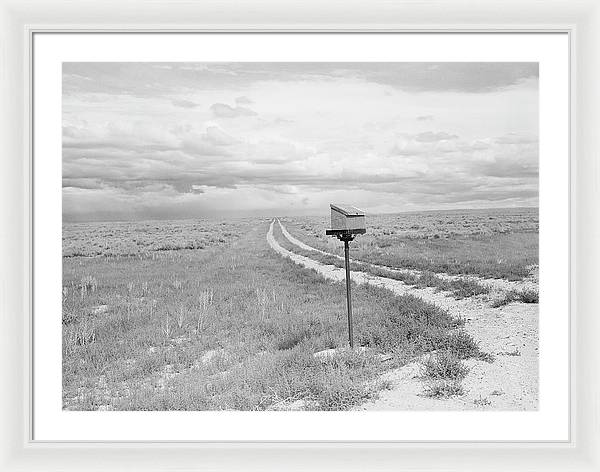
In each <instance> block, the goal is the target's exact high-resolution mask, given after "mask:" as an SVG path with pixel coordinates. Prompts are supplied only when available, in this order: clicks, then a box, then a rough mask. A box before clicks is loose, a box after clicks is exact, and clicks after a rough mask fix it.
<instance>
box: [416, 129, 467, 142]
mask: <svg viewBox="0 0 600 472" xmlns="http://www.w3.org/2000/svg"><path fill="white" fill-rule="evenodd" d="M456 138H458V136H457V135H455V134H449V133H444V132H443V131H440V132H438V133H436V132H433V131H426V132H424V133H419V134H417V135H416V136H415V140H417V141H419V142H422V143H433V142H436V141H447V140H449V139H456Z"/></svg>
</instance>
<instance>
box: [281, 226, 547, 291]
mask: <svg viewBox="0 0 600 472" xmlns="http://www.w3.org/2000/svg"><path fill="white" fill-rule="evenodd" d="M277 223H278V224H279V227H280V228H281V232H282V233H283V235H284V236H285V238H286V239H287V240H288V241H289V242H290V243H292V244H294V245H296V246H298V247H299V248H300V249H304V250H305V251H315V252H317V253H319V254H323V255H326V256H333V257H336V258H338V259H340V260H344V258H343V257H342V256H338V255H337V254H332V253H330V252H326V251H321V250H320V249H317V248H315V247H312V246H309V245H308V244H305V243H303V242H302V241H300V240H299V239H297V238H295V237H294V236H292V235H291V234H290V233H289V232H288V230H287V229H286V227H285V226H284V225H283V223H282V222H281V221H280V220H279V219H277ZM350 261H351V262H354V263H358V264H365V265H367V266H369V267H373V268H376V269H380V270H384V271H387V272H390V273H391V274H393V273H401V274H411V275H420V274H422V271H419V270H414V269H401V268H393V267H388V266H383V265H379V264H371V263H369V262H364V261H361V260H358V259H350ZM530 271H531V273H530V275H529V277H527V278H526V279H525V280H518V281H512V280H503V279H487V278H484V277H476V276H473V275H470V276H461V275H450V274H446V273H444V272H438V273H436V275H437V276H438V277H439V278H441V279H444V280H458V279H470V280H473V281H475V282H478V283H480V284H482V285H485V286H487V287H489V288H490V289H491V290H493V291H495V292H508V291H511V290H517V291H518V290H524V289H531V288H537V283H538V267H537V266H532V267H531V268H530Z"/></svg>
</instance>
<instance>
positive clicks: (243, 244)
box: [63, 220, 478, 410]
mask: <svg viewBox="0 0 600 472" xmlns="http://www.w3.org/2000/svg"><path fill="white" fill-rule="evenodd" d="M267 228H268V220H262V221H259V222H252V223H248V224H247V226H246V227H243V228H241V234H242V236H241V237H239V238H234V239H233V240H231V241H230V242H229V243H228V244H222V245H215V246H212V247H208V248H204V249H202V250H193V249H180V250H177V251H159V252H158V253H157V254H155V255H154V256H153V257H140V258H137V257H134V258H121V257H96V258H90V257H65V258H63V407H64V408H68V409H77V410H85V409H98V408H111V409H133V410H140V409H141V410H204V409H214V410H219V409H236V410H264V409H270V408H275V407H276V406H277V405H281V404H284V405H287V404H289V403H291V402H299V406H298V405H297V408H304V409H313V410H319V409H321V410H328V409H333V410H339V409H348V408H351V407H352V406H354V405H357V404H359V403H362V402H363V401H365V400H366V399H367V398H371V397H373V396H375V395H377V389H378V388H384V387H385V385H383V384H378V383H376V382H370V381H372V380H374V379H375V378H376V377H377V376H378V374H380V373H381V372H382V371H383V370H384V369H389V368H390V367H393V366H399V365H402V364H404V363H406V362H408V361H409V360H411V359H412V358H414V357H415V356H419V355H422V354H424V353H426V352H430V351H432V350H439V349H449V348H451V347H452V348H453V349H455V350H456V351H457V352H459V353H460V355H461V356H467V355H468V354H469V353H471V354H477V353H478V349H477V346H476V344H475V343H474V341H473V340H472V339H471V338H470V337H469V336H468V335H467V334H466V333H464V332H462V331H460V326H461V324H462V322H461V321H460V320H456V319H453V318H452V317H451V316H450V315H449V314H448V313H447V312H446V311H444V310H442V309H440V308H438V307H436V306H433V305H431V304H428V303H425V302H423V301H422V300H420V299H418V298H414V297H397V296H394V295H393V294H392V293H391V292H389V291H387V290H384V289H380V288H375V287H368V286H354V287H353V302H354V312H355V333H356V334H355V336H356V339H357V340H358V342H359V343H360V344H362V345H365V346H369V347H372V348H373V354H372V355H371V354H369V355H365V354H361V353H358V352H348V353H346V354H344V355H340V356H334V357H333V358H332V359H328V360H326V361H323V360H322V359H318V358H315V357H314V356H313V354H314V353H315V352H317V351H320V350H323V349H328V348H332V347H343V346H346V344H347V327H346V315H345V309H346V305H345V287H344V285H343V284H333V283H330V282H328V281H326V280H325V279H323V278H322V277H321V276H319V275H318V274H317V273H315V272H314V271H311V270H308V269H302V268H300V267H299V266H297V265H295V264H293V263H292V262H291V261H289V260H287V259H284V258H281V257H280V256H278V255H277V254H275V253H274V252H273V251H272V250H271V249H270V248H269V247H268V245H267V244H266V241H265V234H266V232H267ZM86 276H91V277H93V278H94V279H95V280H96V285H95V289H94V290H93V291H92V290H87V291H85V293H84V292H83V289H82V287H81V280H82V279H83V278H84V277H86ZM82 293H83V295H82ZM101 307H102V308H101ZM89 332H93V333H94V334H93V336H90V335H89V334H88V333H89ZM457 332H462V333H463V334H461V335H457V334H456V333H457ZM461 336H462V337H461ZM77 340H79V341H77ZM459 341H460V342H459ZM376 353H390V354H391V355H392V360H391V361H390V362H386V363H385V365H384V364H382V363H381V362H380V361H379V360H378V358H377V357H376V356H375V354H376Z"/></svg>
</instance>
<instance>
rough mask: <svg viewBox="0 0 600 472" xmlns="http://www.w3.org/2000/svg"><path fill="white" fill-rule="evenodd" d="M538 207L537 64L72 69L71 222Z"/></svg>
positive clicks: (67, 88) (68, 90)
mask: <svg viewBox="0 0 600 472" xmlns="http://www.w3.org/2000/svg"><path fill="white" fill-rule="evenodd" d="M330 202H340V203H350V204H354V205H355V206H358V207H360V208H363V209H364V210H366V211H367V212H370V213H380V212H398V211H411V210H426V209H450V208H488V207H507V206H536V205H537V204H538V66H537V64H532V63H89V62H88V63H65V64H63V217H64V219H65V220H67V221H73V220H96V219H104V220H110V219H150V218H197V217H202V216H215V215H221V214H223V215H232V216H239V215H294V214H324V213H326V212H327V211H328V205H329V203H330Z"/></svg>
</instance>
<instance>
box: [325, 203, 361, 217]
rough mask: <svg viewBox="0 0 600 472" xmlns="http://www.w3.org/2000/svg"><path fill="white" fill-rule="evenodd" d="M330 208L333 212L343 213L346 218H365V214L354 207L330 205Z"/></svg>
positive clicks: (338, 204) (337, 204)
mask: <svg viewBox="0 0 600 472" xmlns="http://www.w3.org/2000/svg"><path fill="white" fill-rule="evenodd" d="M329 206H330V207H331V209H332V210H335V211H337V212H338V213H341V214H342V215H344V216H365V212H364V211H362V210H359V209H358V208H356V207H355V206H352V205H344V204H340V203H330V204H329Z"/></svg>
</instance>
